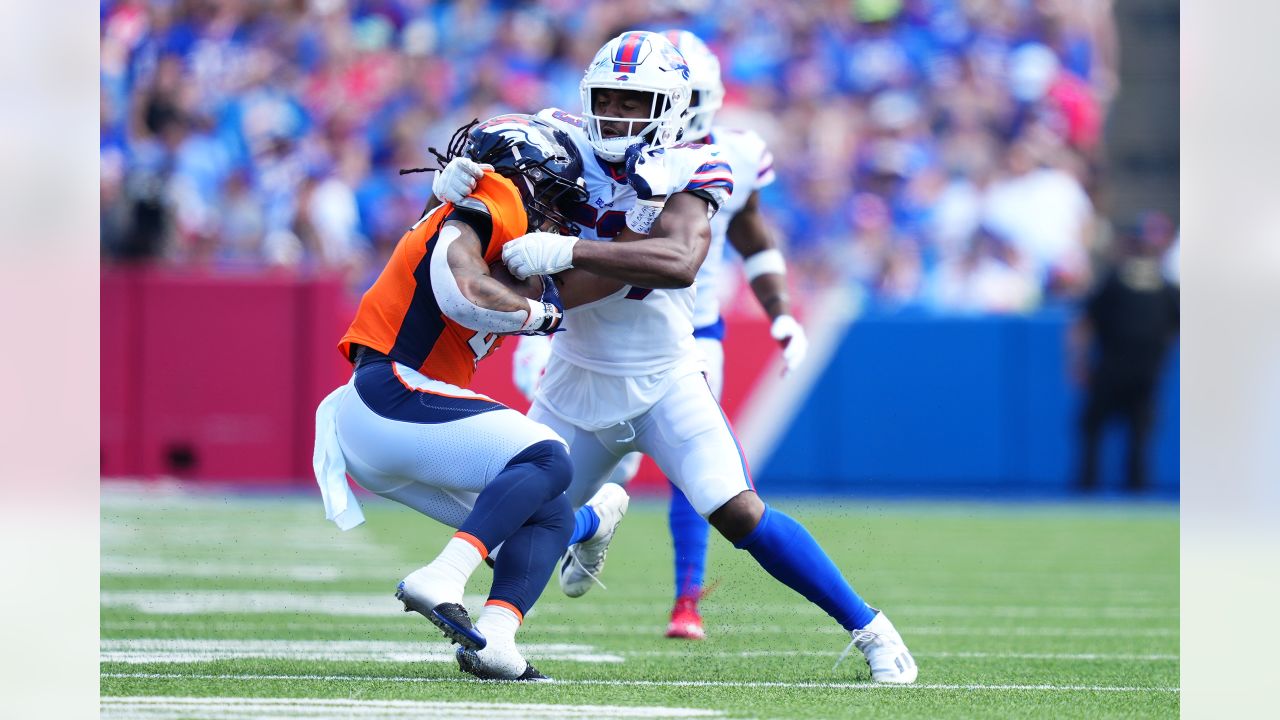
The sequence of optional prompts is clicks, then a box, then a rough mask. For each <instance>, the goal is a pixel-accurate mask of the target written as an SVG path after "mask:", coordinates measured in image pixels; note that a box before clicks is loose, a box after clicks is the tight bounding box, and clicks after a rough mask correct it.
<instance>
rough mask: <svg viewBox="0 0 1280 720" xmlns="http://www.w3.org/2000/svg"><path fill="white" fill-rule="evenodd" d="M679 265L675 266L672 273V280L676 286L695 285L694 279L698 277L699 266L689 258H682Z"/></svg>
mask: <svg viewBox="0 0 1280 720" xmlns="http://www.w3.org/2000/svg"><path fill="white" fill-rule="evenodd" d="M682 260H684V262H681V263H680V265H679V267H677V268H675V270H674V271H673V273H672V275H671V280H672V282H673V283H675V285H673V287H675V288H687V287H690V286H692V285H693V281H694V279H695V278H697V277H698V266H697V264H695V263H693V262H692V261H688V259H682Z"/></svg>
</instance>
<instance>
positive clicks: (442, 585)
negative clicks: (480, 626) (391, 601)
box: [396, 566, 487, 650]
mask: <svg viewBox="0 0 1280 720" xmlns="http://www.w3.org/2000/svg"><path fill="white" fill-rule="evenodd" d="M396 599H398V600H399V601H400V602H402V603H404V611H405V612H416V613H418V614H420V615H422V616H423V617H425V618H426V619H428V620H430V621H431V624H432V625H435V626H436V627H438V628H440V631H441V632H443V633H444V635H445V637H447V638H449V640H450V641H452V642H456V643H458V644H459V645H461V646H463V647H465V648H471V649H473V650H478V649H480V648H482V647H484V646H485V643H486V642H487V640H486V639H485V636H484V634H483V633H481V632H480V631H479V630H477V629H476V628H475V625H474V624H473V623H472V622H471V616H470V615H468V614H467V608H466V607H465V606H463V604H462V588H461V587H458V586H457V584H456V583H450V582H448V581H446V580H444V579H443V578H441V577H440V576H439V575H438V574H436V573H433V572H432V571H431V567H430V566H427V567H423V568H419V569H417V570H414V571H413V572H411V573H409V575H408V576H407V577H406V578H405V579H404V580H401V581H400V584H399V585H397V586H396Z"/></svg>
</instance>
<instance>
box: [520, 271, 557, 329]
mask: <svg viewBox="0 0 1280 720" xmlns="http://www.w3.org/2000/svg"><path fill="white" fill-rule="evenodd" d="M563 320H564V301H563V300H561V299H560V289H559V288H557V287H556V283H555V281H554V280H552V279H551V277H550V276H548V275H543V276H542V297H541V298H539V299H537V300H530V301H529V319H528V321H526V322H525V328H524V329H523V330H521V331H520V332H518V333H516V334H517V335H550V334H551V333H554V332H558V331H559V330H560V323H561V322H562V321H563Z"/></svg>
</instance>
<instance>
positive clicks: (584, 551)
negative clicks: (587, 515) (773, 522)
mask: <svg viewBox="0 0 1280 720" xmlns="http://www.w3.org/2000/svg"><path fill="white" fill-rule="evenodd" d="M630 502H631V498H630V497H628V496H627V491H626V490H623V489H622V486H621V485H617V484H615V483H605V484H604V485H603V486H602V487H601V488H600V489H599V490H598V491H597V492H596V494H595V495H594V496H592V498H591V499H590V500H588V501H587V504H588V505H590V506H591V507H592V508H594V509H595V511H596V515H599V516H600V527H599V528H597V529H596V532H595V534H594V535H592V536H591V537H589V538H587V539H586V540H583V541H582V542H580V543H577V544H575V545H570V546H569V549H568V550H566V551H565V554H564V561H563V562H562V563H561V564H560V589H561V590H563V591H564V594H565V595H568V596H569V597H581V596H583V595H585V594H586V592H587V591H588V590H590V589H591V586H592V585H599V586H600V587H604V583H602V582H600V573H601V572H603V571H604V556H605V553H607V552H608V551H609V542H610V541H611V540H613V533H614V532H616V531H617V529H618V524H619V523H621V522H622V516H623V515H625V514H626V513H627V505H628V504H629V503H630Z"/></svg>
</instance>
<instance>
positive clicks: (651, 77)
mask: <svg viewBox="0 0 1280 720" xmlns="http://www.w3.org/2000/svg"><path fill="white" fill-rule="evenodd" d="M579 89H580V91H581V96H582V117H583V119H584V120H586V123H587V128H586V131H587V139H588V141H589V142H590V143H591V147H592V148H593V149H594V150H595V152H596V155H598V156H599V157H600V159H602V160H605V161H606V162H621V161H622V159H623V157H624V156H625V154H626V151H627V148H628V147H630V146H632V145H635V144H636V143H645V144H647V145H649V147H652V148H667V147H671V146H673V145H676V144H677V143H679V142H680V134H681V132H682V131H683V129H684V122H685V111H686V110H687V109H688V106H689V68H688V66H687V65H686V64H685V62H684V58H683V57H682V56H681V55H680V51H679V50H676V48H675V46H674V45H672V44H671V43H670V41H668V40H667V39H666V38H664V37H662V36H661V35H658V34H656V33H648V32H639V31H633V32H625V33H623V34H621V35H619V36H618V37H616V38H614V39H613V40H610V41H609V42H608V43H606V44H605V46H604V47H602V48H600V51H599V52H598V53H596V57H595V59H594V60H592V62H591V66H590V67H588V68H587V72H586V75H584V76H583V78H582V83H581V85H580V86H579ZM602 90H610V91H623V92H635V93H642V94H644V95H645V96H647V100H646V102H645V103H644V104H645V105H647V112H644V111H642V112H639V113H636V114H638V115H640V116H641V117H621V116H620V115H619V114H617V111H616V109H615V110H613V111H612V112H613V114H610V115H605V114H600V113H597V111H596V104H595V101H596V100H597V93H599V92H600V91H602ZM618 104H619V103H613V105H614V107H615V108H616V107H617V105H618ZM606 123H621V124H622V130H621V131H620V134H618V135H615V136H613V137H606V136H605V134H604V128H603V125H604V124H606Z"/></svg>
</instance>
